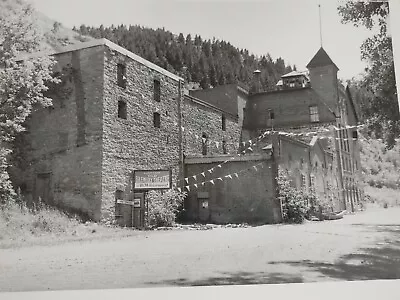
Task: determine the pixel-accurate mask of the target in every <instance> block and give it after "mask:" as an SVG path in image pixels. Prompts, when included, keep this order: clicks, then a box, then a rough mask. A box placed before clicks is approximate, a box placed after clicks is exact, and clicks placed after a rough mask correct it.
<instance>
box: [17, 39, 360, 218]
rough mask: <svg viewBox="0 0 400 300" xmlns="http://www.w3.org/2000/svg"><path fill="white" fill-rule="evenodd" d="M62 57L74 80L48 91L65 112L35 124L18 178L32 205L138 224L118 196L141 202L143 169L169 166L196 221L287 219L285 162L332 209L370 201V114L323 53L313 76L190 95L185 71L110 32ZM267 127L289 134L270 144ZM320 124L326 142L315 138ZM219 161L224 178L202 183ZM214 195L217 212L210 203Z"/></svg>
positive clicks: (65, 76) (54, 110)
mask: <svg viewBox="0 0 400 300" xmlns="http://www.w3.org/2000/svg"><path fill="white" fill-rule="evenodd" d="M37 55H43V54H37ZM51 55H54V57H55V58H56V61H57V65H56V67H55V72H56V73H58V74H59V75H60V76H61V78H62V84H61V85H59V86H57V87H53V88H52V89H50V90H49V92H48V94H49V96H50V97H52V98H53V107H51V108H46V109H39V110H37V111H35V112H34V113H33V114H32V116H31V117H30V119H29V120H28V129H29V130H28V132H27V133H26V134H25V135H24V139H25V145H26V147H25V148H24V151H25V153H24V154H25V155H24V156H25V160H24V164H25V165H24V167H23V168H21V170H20V171H19V173H15V174H14V176H13V177H14V183H15V185H17V186H20V187H21V189H22V192H23V193H24V194H25V196H26V197H27V198H28V199H30V201H37V200H38V199H39V198H40V199H41V200H43V201H44V202H46V203H49V204H51V205H55V206H59V207H63V208H68V209H71V210H74V211H76V212H80V213H82V214H84V215H86V216H87V217H89V218H91V219H93V220H96V221H99V220H115V219H117V221H118V218H125V217H124V216H125V215H126V216H127V218H128V219H129V218H130V217H132V215H133V212H132V213H131V215H129V213H128V214H124V213H121V212H120V211H119V210H118V209H117V202H116V201H117V199H118V200H122V201H130V200H132V197H133V196H132V193H133V184H132V172H133V171H135V170H159V169H164V170H165V169H167V170H171V172H172V185H173V187H174V188H179V189H181V190H182V189H186V190H187V191H188V193H189V197H188V199H187V201H186V203H185V206H186V208H187V211H188V215H189V217H191V218H192V219H203V221H205V220H212V221H215V222H231V221H233V220H241V221H244V220H245V219H249V220H250V219H252V220H257V221H260V222H261V221H262V220H263V221H264V222H279V221H280V205H279V203H276V188H275V185H276V182H275V178H276V173H277V165H280V166H283V167H284V168H286V169H288V170H290V171H291V174H292V176H293V179H294V180H293V181H294V182H295V184H296V185H297V186H299V187H304V188H306V189H315V190H316V192H317V193H318V194H319V195H320V198H321V199H322V198H323V199H324V200H323V201H325V202H326V203H328V204H329V206H330V207H331V208H332V209H335V210H338V209H349V207H351V209H354V207H355V206H356V204H357V202H358V200H359V196H360V188H359V186H358V185H357V179H358V176H357V174H358V172H359V169H360V158H359V146H358V143H357V129H356V128H355V127H350V126H353V125H356V124H358V122H359V114H358V111H357V107H356V105H355V103H354V102H353V100H352V97H351V92H350V89H349V88H348V87H347V88H344V87H343V86H342V85H341V84H339V83H338V80H337V76H336V73H337V71H338V68H337V67H336V65H335V64H334V63H333V62H332V61H331V59H330V58H329V56H328V55H327V54H326V52H325V51H324V50H323V49H322V48H321V49H320V50H319V51H318V53H317V54H316V55H315V57H314V58H313V59H312V60H311V62H310V63H309V65H308V69H309V74H305V73H300V72H292V73H290V74H286V75H284V76H282V80H281V82H280V83H279V90H278V91H274V92H262V91H259V90H258V91H257V90H256V91H255V92H253V93H249V91H248V88H247V87H245V86H243V85H241V84H238V85H236V84H232V85H225V86H220V87H216V88H213V89H208V90H202V91H190V92H189V93H185V92H184V89H183V79H182V78H180V77H179V76H176V75H175V74H172V73H170V72H168V71H166V70H164V69H162V68H160V67H158V66H156V65H154V64H152V63H150V62H148V61H146V60H145V59H143V58H141V57H139V56H137V55H135V54H133V53H131V52H129V51H127V50H126V49H124V48H122V47H119V46H117V45H116V44H114V43H112V42H110V41H108V40H105V39H100V40H93V41H90V42H86V43H82V44H79V45H73V46H69V47H66V48H65V49H63V50H62V51H59V52H57V53H52V54H51ZM333 128H336V129H339V130H336V129H333ZM265 131H269V132H271V131H273V132H278V131H282V132H286V135H279V134H278V135H269V136H268V137H266V138H264V139H259V137H260V135H261V134H262V133H263V132H265ZM312 131H319V133H318V136H319V138H313V135H305V136H304V134H306V133H310V132H312ZM321 131H322V133H321ZM287 133H290V134H292V136H290V135H288V134H287ZM293 134H297V135H300V134H302V135H303V136H302V137H299V136H296V137H294V136H293ZM323 135H324V136H323ZM275 137H276V138H275ZM249 141H250V143H249ZM252 141H253V142H254V141H257V142H258V145H255V144H252ZM252 148H253V149H252ZM249 149H250V150H249ZM247 150H249V151H247ZM270 150H271V151H272V152H271V153H270V155H267V154H266V152H268V151H270ZM239 154H241V155H239ZM243 154H245V155H243ZM254 164H255V165H254ZM258 164H260V165H259V166H262V168H261V169H263V170H262V171H260V172H255V173H249V174H248V175H246V176H244V177H243V181H242V183H240V184H239V183H238V182H236V183H235V182H233V181H230V179H231V178H230V177H229V175H230V174H233V173H236V172H239V171H240V170H239V169H241V168H242V167H243V168H249V169H252V168H253V167H254V168H255V169H256V171H259V170H258V169H257V167H256V165H258ZM221 165H223V168H220V169H219V168H217V169H215V167H216V166H221ZM264 167H265V168H264ZM210 168H211V170H214V171H215V170H217V171H216V172H215V173H214V174H213V175H215V176H217V175H218V176H217V178H219V177H221V179H222V178H224V180H222V181H223V182H218V184H214V183H215V182H214V181H210V180H209V181H208V184H207V185H204V184H200V183H199V182H197V183H196V181H193V180H192V179H191V178H194V179H196V178H199V177H196V174H197V175H198V174H201V173H205V172H206V171H209V170H210ZM238 170H239V171H238ZM205 177H206V176H203V182H204V181H205V180H206V178H205ZM226 177H228V179H229V180H225V179H226ZM208 179H209V178H208ZM333 179H337V181H335V180H333ZM211 180H213V179H211ZM332 182H333V183H335V184H333V187H332ZM336 182H337V184H336ZM210 183H211V184H210ZM243 184H245V185H246V184H247V185H251V186H252V188H251V189H250V190H249V189H246V188H245V187H244V186H243ZM193 186H194V187H196V189H198V190H197V191H196V192H195V190H196V189H193ZM190 187H192V188H190ZM238 189H239V190H240V191H239V190H238ZM336 190H338V191H339V192H336ZM233 191H235V192H233ZM205 195H208V196H207V197H208V198H207V197H205ZM332 198H335V199H336V198H338V199H339V200H338V201H333V200H332ZM244 199H246V200H244ZM205 201H207V208H208V212H209V213H207V212H206V211H207V210H201V209H199V208H200V207H202V208H204V207H203V206H205V205H203V204H204V203H205ZM329 201H330V202H329ZM266 211H268V213H255V212H266ZM251 212H253V213H254V214H253V216H252V217H251ZM205 216H208V217H207V218H205ZM132 218H133V217H132ZM132 222H133V221H132ZM120 223H121V222H120ZM128 223H129V222H128ZM128 223H127V222H125V221H124V222H122V223H121V224H125V225H126V224H128Z"/></svg>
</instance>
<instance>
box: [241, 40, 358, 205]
mask: <svg viewBox="0 0 400 300" xmlns="http://www.w3.org/2000/svg"><path fill="white" fill-rule="evenodd" d="M307 68H308V74H307V73H303V72H291V73H289V74H286V75H284V76H282V79H281V81H279V82H278V89H277V90H276V91H271V92H262V91H258V92H257V91H256V92H255V93H253V94H251V95H250V96H249V97H248V100H247V106H246V111H247V114H246V116H245V121H244V126H243V131H244V132H245V133H246V134H247V135H248V137H250V138H252V137H255V136H257V135H259V134H260V133H261V132H263V131H265V130H272V131H276V132H281V134H277V136H278V141H277V143H276V147H277V148H278V149H279V151H276V152H275V153H276V155H279V159H280V164H281V165H282V166H283V165H284V166H285V168H287V169H289V170H291V171H292V172H291V173H292V174H293V177H294V178H293V179H294V180H293V181H294V182H295V183H296V185H297V186H298V187H301V186H303V185H304V186H305V187H306V188H307V189H315V190H316V192H317V194H318V196H319V198H320V199H321V200H323V199H325V200H327V198H329V199H332V197H335V199H336V201H331V203H330V204H329V206H331V207H332V208H336V209H347V210H350V211H354V210H355V209H356V207H357V204H358V203H359V201H360V196H361V187H360V185H359V182H358V178H359V173H360V151H359V145H358V135H357V125H358V124H359V111H358V109H357V106H356V103H355V102H354V100H353V98H352V95H351V92H350V89H349V87H346V88H345V87H344V86H343V85H342V84H341V83H340V82H339V81H338V78H337V72H338V70H339V69H338V67H337V66H336V65H335V63H334V62H333V61H332V60H331V59H330V57H329V56H328V54H327V53H326V52H325V50H324V49H323V48H320V49H319V51H318V52H317V53H316V54H315V56H314V57H313V58H312V59H311V61H310V62H309V64H308V65H307ZM288 137H290V138H288ZM313 137H314V138H313ZM294 140H299V142H295V141H294ZM282 143H283V144H282ZM317 144H319V145H320V146H319V147H317V148H316V145H317ZM282 145H284V146H282ZM300 145H303V147H301V146H300ZM299 147H300V148H304V149H303V150H301V151H300V152H299V151H298V150H296V149H298V148H299ZM317 149H319V150H318V151H317ZM299 153H301V154H299ZM305 153H307V155H306V156H307V157H308V158H307V157H303V156H304V154H305ZM304 162H306V164H304ZM299 164H300V165H299ZM333 190H335V191H336V192H333Z"/></svg>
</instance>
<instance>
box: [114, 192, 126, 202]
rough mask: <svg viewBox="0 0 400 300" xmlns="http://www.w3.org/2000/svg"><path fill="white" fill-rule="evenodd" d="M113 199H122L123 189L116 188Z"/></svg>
mask: <svg viewBox="0 0 400 300" xmlns="http://www.w3.org/2000/svg"><path fill="white" fill-rule="evenodd" d="M115 199H116V200H123V199H124V191H121V190H116V191H115Z"/></svg>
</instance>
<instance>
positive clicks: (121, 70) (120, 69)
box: [117, 64, 126, 88]
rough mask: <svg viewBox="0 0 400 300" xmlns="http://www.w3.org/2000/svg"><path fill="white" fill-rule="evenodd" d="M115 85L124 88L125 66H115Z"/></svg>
mask: <svg viewBox="0 0 400 300" xmlns="http://www.w3.org/2000/svg"><path fill="white" fill-rule="evenodd" d="M117 83H118V86H120V87H122V88H126V66H125V65H124V64H118V65H117Z"/></svg>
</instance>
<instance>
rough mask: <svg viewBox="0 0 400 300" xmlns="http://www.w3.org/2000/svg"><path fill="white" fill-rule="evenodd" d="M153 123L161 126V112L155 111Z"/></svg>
mask: <svg viewBox="0 0 400 300" xmlns="http://www.w3.org/2000/svg"><path fill="white" fill-rule="evenodd" d="M153 125H154V127H156V128H160V127H161V116H160V114H159V113H157V112H155V113H154V114H153Z"/></svg>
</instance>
